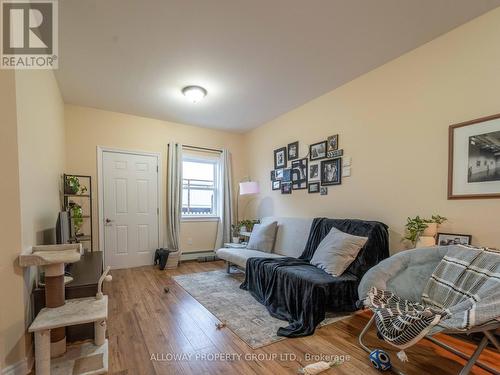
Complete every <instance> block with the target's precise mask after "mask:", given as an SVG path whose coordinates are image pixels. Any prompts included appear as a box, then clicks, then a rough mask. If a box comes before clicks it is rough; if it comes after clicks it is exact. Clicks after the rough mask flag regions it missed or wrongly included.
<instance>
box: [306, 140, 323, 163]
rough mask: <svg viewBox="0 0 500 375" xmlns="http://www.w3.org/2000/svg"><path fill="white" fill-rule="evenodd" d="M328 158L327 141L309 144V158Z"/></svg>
mask: <svg viewBox="0 0 500 375" xmlns="http://www.w3.org/2000/svg"><path fill="white" fill-rule="evenodd" d="M324 158H326V141H323V142H318V143H314V144H312V145H309V160H319V159H324Z"/></svg>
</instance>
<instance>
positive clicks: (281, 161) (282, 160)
mask: <svg viewBox="0 0 500 375" xmlns="http://www.w3.org/2000/svg"><path fill="white" fill-rule="evenodd" d="M286 153H287V150H286V147H280V148H278V149H276V150H274V169H280V168H286V162H287V158H286Z"/></svg>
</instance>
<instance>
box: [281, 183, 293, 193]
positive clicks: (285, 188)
mask: <svg viewBox="0 0 500 375" xmlns="http://www.w3.org/2000/svg"><path fill="white" fill-rule="evenodd" d="M281 194H292V183H291V182H283V181H282V182H281Z"/></svg>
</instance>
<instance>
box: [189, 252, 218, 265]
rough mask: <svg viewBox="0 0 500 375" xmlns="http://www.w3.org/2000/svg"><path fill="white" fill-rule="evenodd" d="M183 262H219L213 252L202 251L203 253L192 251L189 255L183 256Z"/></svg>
mask: <svg viewBox="0 0 500 375" xmlns="http://www.w3.org/2000/svg"><path fill="white" fill-rule="evenodd" d="M182 260H197V261H198V262H213V261H214V260H219V258H218V257H217V255H215V252H214V251H213V250H201V251H192V252H189V253H183V254H181V261H182Z"/></svg>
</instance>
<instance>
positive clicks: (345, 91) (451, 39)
mask: <svg viewBox="0 0 500 375" xmlns="http://www.w3.org/2000/svg"><path fill="white" fill-rule="evenodd" d="M498 25H500V9H497V10H494V11H492V12H490V13H488V14H486V15H484V16H482V17H480V18H477V19H475V20H473V21H472V22H470V23H467V24H465V25H463V26H462V27H459V28H457V29H455V30H453V31H451V32H450V33H448V34H446V35H444V36H442V37H440V38H438V39H436V40H434V41H432V42H430V43H428V44H426V45H424V46H422V47H420V48H418V49H416V50H414V51H412V52H410V53H407V54H406V55H404V56H402V57H400V58H398V59H396V60H394V61H392V62H389V63H387V64H386V65H384V66H382V67H380V68H378V69H376V70H374V71H372V72H370V73H368V74H365V75H364V76H361V77H360V78H358V79H356V80H354V81H352V82H350V83H348V84H346V85H344V86H342V87H340V88H338V89H336V90H334V91H332V92H330V93H328V94H326V95H324V96H322V97H319V98H317V99H315V100H313V101H311V102H309V103H307V104H305V105H303V106H301V107H299V108H297V109H295V110H293V111H291V112H289V113H287V114H285V115H283V116H280V117H279V118H277V119H275V120H273V121H271V122H269V123H267V124H265V125H264V126H262V127H260V128H258V129H256V130H254V131H251V132H249V133H247V134H246V138H245V139H246V142H247V143H248V145H247V153H248V155H251V159H250V158H249V160H250V162H249V166H250V173H251V174H252V175H253V176H254V177H256V178H258V179H259V180H260V181H261V185H262V193H261V194H260V196H259V199H258V200H257V201H255V202H254V204H252V206H251V207H252V209H251V210H250V211H249V214H250V215H255V216H257V217H260V216H266V215H273V214H274V215H289V216H303V215H307V216H322V215H324V216H328V217H349V218H363V219H373V220H380V221H383V222H385V223H387V224H388V225H389V226H390V228H391V248H392V250H393V251H394V250H397V249H400V248H401V247H402V245H401V243H400V241H399V240H400V235H401V233H403V225H404V223H405V221H406V217H407V216H415V215H417V214H420V215H424V216H428V215H431V214H432V213H439V214H441V215H444V216H447V217H448V218H449V222H448V223H447V224H446V225H444V226H443V227H442V228H441V229H442V230H443V231H450V232H455V233H471V234H472V235H473V239H474V243H476V244H481V245H489V246H497V247H498V246H500V233H499V231H498V228H499V225H500V218H499V216H498V213H499V212H500V200H499V199H490V200H456V201H450V200H447V197H446V184H447V173H448V169H447V168H448V167H447V163H448V156H447V152H448V145H447V142H448V126H449V125H450V124H453V123H457V122H461V121H466V120H470V119H474V118H479V117H482V116H486V115H491V114H495V113H499V112H500V106H499V100H498V93H499V92H500V74H499V73H500V70H499V67H500V48H498V46H499V45H500V29H499V27H498ZM332 69H334V66H332ZM337 133H338V134H339V136H340V146H341V148H343V149H344V150H345V154H346V155H347V156H350V157H352V176H351V177H348V178H345V179H344V181H343V183H342V185H341V186H332V187H329V192H328V196H320V195H319V194H308V193H307V191H303V190H302V191H294V192H293V194H292V195H288V196H287V195H280V193H278V192H276V191H271V185H270V181H269V173H270V171H271V169H272V168H273V149H276V148H278V147H282V146H286V145H287V143H289V142H293V141H296V140H299V141H300V147H301V151H300V155H301V156H305V155H306V153H307V149H306V148H307V145H308V144H310V143H315V142H318V141H321V140H324V139H325V138H326V137H327V136H329V135H332V134H337Z"/></svg>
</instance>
